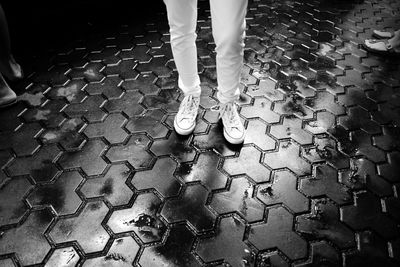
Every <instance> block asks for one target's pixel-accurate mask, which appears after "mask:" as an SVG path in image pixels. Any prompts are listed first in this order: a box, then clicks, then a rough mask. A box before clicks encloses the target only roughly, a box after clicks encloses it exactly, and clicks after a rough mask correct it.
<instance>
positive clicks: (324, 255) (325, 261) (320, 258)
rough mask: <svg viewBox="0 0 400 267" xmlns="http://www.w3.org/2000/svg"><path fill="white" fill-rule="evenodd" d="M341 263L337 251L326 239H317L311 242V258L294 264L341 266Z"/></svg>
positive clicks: (303, 266)
mask: <svg viewBox="0 0 400 267" xmlns="http://www.w3.org/2000/svg"><path fill="white" fill-rule="evenodd" d="M341 263H342V262H341V258H340V255H339V253H338V252H337V251H336V250H335V249H334V248H333V247H332V246H331V245H329V244H328V243H327V242H326V241H319V242H316V243H312V244H311V259H310V260H308V261H307V262H305V263H300V264H296V265H294V266H296V267H300V266H302V267H307V266H309V267H311V266H341V265H342V264H341Z"/></svg>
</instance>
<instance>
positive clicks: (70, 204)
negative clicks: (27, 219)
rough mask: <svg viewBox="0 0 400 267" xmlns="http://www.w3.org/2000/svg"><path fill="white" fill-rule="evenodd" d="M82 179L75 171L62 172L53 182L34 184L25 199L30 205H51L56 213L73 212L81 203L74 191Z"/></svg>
mask: <svg viewBox="0 0 400 267" xmlns="http://www.w3.org/2000/svg"><path fill="white" fill-rule="evenodd" d="M82 180H83V178H82V176H81V175H80V174H79V173H78V172H77V171H72V172H64V173H62V174H61V175H60V176H59V177H57V179H56V181H55V182H54V183H52V184H44V185H42V186H36V187H35V189H34V190H33V191H32V192H31V193H30V194H29V196H28V198H27V200H28V202H29V203H30V204H31V205H32V206H46V205H51V206H52V207H53V208H54V210H55V211H56V213H57V215H66V214H72V213H75V212H76V211H77V209H78V207H79V206H80V205H81V203H82V201H81V199H80V198H79V197H78V195H77V194H76V193H75V190H76V189H77V187H78V186H79V184H80V183H81V182H82Z"/></svg>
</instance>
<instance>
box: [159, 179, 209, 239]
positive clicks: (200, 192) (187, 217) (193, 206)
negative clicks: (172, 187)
mask: <svg viewBox="0 0 400 267" xmlns="http://www.w3.org/2000/svg"><path fill="white" fill-rule="evenodd" d="M207 196H208V191H207V190H206V189H205V188H204V187H203V186H202V185H199V184H195V185H190V186H188V187H187V188H186V189H185V191H184V192H183V193H182V195H181V196H180V197H179V198H178V199H168V200H166V202H165V205H164V206H163V209H162V211H161V215H163V216H164V217H165V218H166V219H167V221H168V222H169V223H175V222H180V221H186V222H187V223H189V224H190V225H192V226H193V227H194V228H195V229H196V231H197V232H202V231H206V230H211V229H212V228H213V227H214V222H215V218H216V216H215V215H214V214H213V213H212V212H211V211H210V210H209V209H208V208H206V206H205V204H206V200H207Z"/></svg>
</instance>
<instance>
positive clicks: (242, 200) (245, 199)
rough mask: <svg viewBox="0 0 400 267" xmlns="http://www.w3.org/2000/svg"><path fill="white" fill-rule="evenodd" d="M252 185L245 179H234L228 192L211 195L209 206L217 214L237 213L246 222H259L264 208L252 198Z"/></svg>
mask: <svg viewBox="0 0 400 267" xmlns="http://www.w3.org/2000/svg"><path fill="white" fill-rule="evenodd" d="M253 192H254V185H252V184H251V183H250V182H249V181H248V180H247V178H245V177H242V178H235V179H233V180H232V183H231V185H230V187H229V189H228V191H223V192H218V193H216V194H214V195H213V197H212V200H211V203H210V206H211V207H212V208H213V209H214V210H215V211H216V212H218V214H224V213H231V212H237V213H239V214H240V215H241V216H242V217H243V218H245V219H246V221H247V222H254V221H260V220H262V219H263V217H264V206H263V205H262V204H261V203H260V202H258V201H257V200H256V199H255V197H254V193H253Z"/></svg>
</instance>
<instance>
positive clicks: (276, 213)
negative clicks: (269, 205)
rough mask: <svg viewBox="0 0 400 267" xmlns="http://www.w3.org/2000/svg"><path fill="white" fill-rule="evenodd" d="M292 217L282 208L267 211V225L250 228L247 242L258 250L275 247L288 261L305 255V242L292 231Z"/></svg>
mask: <svg viewBox="0 0 400 267" xmlns="http://www.w3.org/2000/svg"><path fill="white" fill-rule="evenodd" d="M292 227H293V215H292V214H290V213H289V212H288V211H287V210H285V209H284V208H282V207H279V208H273V209H270V210H268V220H267V223H264V224H259V225H254V226H251V227H250V234H249V241H250V242H251V243H252V244H254V245H255V246H256V247H257V248H258V249H260V250H262V249H269V248H274V247H277V248H278V249H279V250H280V251H282V252H283V253H284V254H285V255H287V256H288V257H289V258H290V259H292V260H295V259H301V258H304V257H306V255H307V242H306V241H305V240H304V239H302V238H301V237H300V236H299V235H298V234H296V233H295V232H293V231H292Z"/></svg>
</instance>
